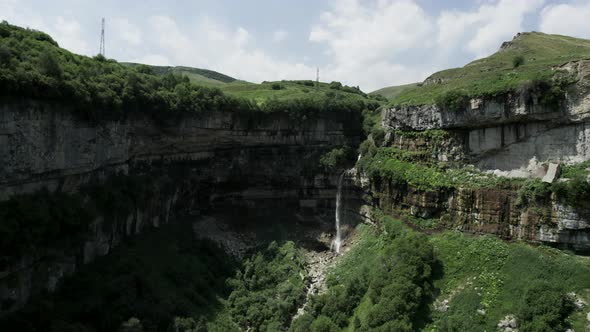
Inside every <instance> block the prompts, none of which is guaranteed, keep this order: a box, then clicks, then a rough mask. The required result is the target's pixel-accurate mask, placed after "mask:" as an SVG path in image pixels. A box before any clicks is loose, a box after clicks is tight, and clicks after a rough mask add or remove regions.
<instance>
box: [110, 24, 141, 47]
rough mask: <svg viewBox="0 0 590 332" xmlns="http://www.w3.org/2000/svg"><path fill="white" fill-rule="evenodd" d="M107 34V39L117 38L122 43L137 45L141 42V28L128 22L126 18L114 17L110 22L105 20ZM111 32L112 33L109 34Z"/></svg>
mask: <svg viewBox="0 0 590 332" xmlns="http://www.w3.org/2000/svg"><path fill="white" fill-rule="evenodd" d="M106 25H107V32H106V33H107V36H106V37H108V38H109V39H110V38H113V39H119V40H121V41H122V42H124V43H129V44H130V45H133V46H137V45H140V44H141V42H142V33H141V29H140V28H138V27H137V26H136V25H134V24H132V23H131V22H129V20H128V19H126V18H115V19H113V20H112V22H108V21H107V22H106ZM111 32H112V34H111Z"/></svg>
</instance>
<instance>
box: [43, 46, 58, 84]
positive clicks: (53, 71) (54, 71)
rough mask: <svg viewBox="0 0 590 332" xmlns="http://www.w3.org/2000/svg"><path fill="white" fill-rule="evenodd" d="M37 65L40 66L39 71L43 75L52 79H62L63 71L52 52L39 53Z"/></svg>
mask: <svg viewBox="0 0 590 332" xmlns="http://www.w3.org/2000/svg"><path fill="white" fill-rule="evenodd" d="M39 65H40V66H41V71H42V72H43V73H44V74H45V75H47V76H51V77H53V78H61V77H62V74H63V71H62V69H61V67H60V65H59V62H58V60H57V56H56V55H55V54H54V53H53V52H51V51H49V50H46V51H45V52H43V53H41V55H40V56H39Z"/></svg>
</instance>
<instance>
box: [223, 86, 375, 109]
mask: <svg viewBox="0 0 590 332" xmlns="http://www.w3.org/2000/svg"><path fill="white" fill-rule="evenodd" d="M220 88H221V89H222V90H223V92H225V93H227V94H228V95H231V96H235V97H241V98H246V99H249V100H254V101H255V102H256V103H257V104H259V105H261V104H263V103H264V102H266V101H267V100H269V99H273V100H274V99H276V100H279V101H286V100H295V99H301V98H319V97H322V98H323V97H325V96H327V97H329V98H337V99H340V100H346V101H349V102H357V101H358V102H368V101H369V100H370V101H371V103H372V104H376V103H378V100H379V98H375V97H372V96H368V95H367V94H366V93H364V92H362V91H361V90H360V89H358V88H356V87H349V86H345V85H342V84H341V83H339V82H332V83H323V82H319V85H318V86H316V82H314V81H311V80H302V81H275V82H262V83H261V84H254V83H248V82H234V83H232V84H228V85H225V86H222V87H220Z"/></svg>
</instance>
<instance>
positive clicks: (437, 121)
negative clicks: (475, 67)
mask: <svg viewBox="0 0 590 332" xmlns="http://www.w3.org/2000/svg"><path fill="white" fill-rule="evenodd" d="M554 70H556V71H558V72H559V75H560V76H561V77H567V78H569V79H570V81H572V82H575V83H573V84H570V85H568V86H567V87H566V89H565V95H564V96H563V98H562V99H560V100H558V102H556V103H549V104H548V103H543V102H542V98H543V95H542V94H540V93H539V92H538V91H536V90H535V89H532V88H530V87H529V88H527V87H523V88H522V89H519V90H516V91H513V92H512V93H508V94H504V95H499V96H494V97H487V98H476V99H471V100H470V101H469V102H468V103H467V104H466V105H465V107H464V108H461V109H446V108H441V107H439V106H437V105H422V106H395V107H390V108H386V109H384V110H383V111H382V125H383V127H384V128H385V131H386V139H385V143H384V144H385V146H391V147H396V148H398V149H400V150H403V151H410V152H416V151H423V152H424V151H426V152H427V153H426V155H427V156H428V158H431V159H430V160H435V161H438V162H441V161H442V162H452V163H455V164H457V165H468V164H471V165H475V167H477V168H478V169H480V170H482V171H494V172H495V174H498V175H503V176H511V177H512V176H517V177H542V176H543V175H545V173H546V171H547V163H549V162H556V163H562V164H573V163H578V162H582V161H586V160H588V159H590V144H589V143H588V142H589V141H590V61H585V60H583V61H577V62H572V63H567V64H564V65H562V66H559V67H557V68H554ZM432 84H435V83H432ZM436 84H442V83H436ZM433 129H434V130H443V131H444V132H445V135H446V136H445V137H444V139H440V138H439V139H429V138H427V137H426V135H413V134H412V133H415V132H422V131H425V130H433ZM359 176H360V177H362V176H363V175H359ZM361 182H363V183H364V188H365V192H366V193H368V194H369V196H370V197H371V198H370V199H369V200H372V203H373V204H376V205H378V206H380V207H381V208H383V209H384V210H386V211H389V212H390V213H396V212H400V211H406V212H407V213H410V214H412V215H415V216H419V217H425V218H437V219H440V224H441V225H444V227H446V228H453V229H459V230H461V231H465V232H470V233H477V234H486V233H487V234H495V235H498V236H500V237H502V238H505V239H522V240H525V241H528V242H531V243H544V244H550V245H556V246H559V247H563V248H570V249H574V250H577V251H580V252H588V251H590V211H586V210H585V209H583V208H573V207H571V206H567V205H564V203H563V202H562V201H561V200H560V199H559V197H556V195H555V194H553V195H552V196H551V198H550V200H549V202H547V203H546V205H545V206H543V207H541V208H539V207H523V206H517V204H516V201H517V190H518V188H496V189H494V188H482V189H477V188H476V189H461V188H458V189H451V190H443V191H436V192H426V191H421V190H418V189H417V188H413V187H412V186H392V185H391V184H389V183H387V182H378V181H377V182H376V181H373V182H369V181H367V179H365V180H364V181H361V179H360V178H359V179H357V183H361Z"/></svg>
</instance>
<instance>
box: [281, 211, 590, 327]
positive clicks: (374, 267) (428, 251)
mask: <svg viewBox="0 0 590 332" xmlns="http://www.w3.org/2000/svg"><path fill="white" fill-rule="evenodd" d="M374 217H375V218H377V220H379V229H376V228H374V227H371V226H368V225H359V226H358V227H357V235H358V236H357V239H356V244H355V246H354V247H353V248H352V249H351V250H350V251H349V252H347V253H346V255H345V256H343V258H342V259H341V261H340V262H339V263H338V265H336V266H335V267H334V268H333V269H332V270H331V271H330V273H329V275H328V279H327V285H328V291H327V292H326V293H325V294H322V295H316V296H314V297H313V298H312V303H311V306H310V307H311V309H310V310H309V311H308V312H307V313H306V314H305V315H303V316H301V317H299V318H298V319H297V320H295V321H294V322H293V324H292V326H291V331H294V332H299V331H367V330H368V331H415V330H425V331H484V330H487V331H495V330H496V329H497V327H496V325H497V324H498V322H499V321H500V320H501V319H503V318H504V317H506V316H507V315H514V316H515V317H516V319H517V323H518V325H519V326H518V328H519V330H522V331H565V330H566V329H567V328H572V327H573V328H575V329H576V330H577V329H582V330H584V326H585V325H584V324H586V323H585V317H584V313H583V312H574V311H573V302H572V299H571V298H570V297H569V295H567V294H568V293H570V292H576V293H577V294H581V295H583V296H584V297H585V298H586V299H587V297H588V296H589V295H590V279H588V278H587V275H588V273H589V272H590V262H589V261H588V260H587V259H585V258H582V257H577V256H574V255H569V254H567V253H564V252H561V251H559V250H556V249H550V248H546V247H538V248H533V247H530V246H528V245H525V244H522V243H511V244H509V243H505V242H503V241H502V240H499V239H497V238H495V237H491V236H482V237H468V236H464V235H462V234H461V233H458V232H452V231H447V232H444V233H440V234H434V235H431V236H429V237H425V236H423V235H419V234H417V233H416V232H414V231H411V230H410V229H409V228H407V227H406V226H404V225H403V224H402V223H401V222H400V221H398V220H395V219H393V218H390V217H388V216H386V215H383V214H382V213H381V212H380V211H378V210H375V211H374ZM435 294H438V295H437V297H436V298H434V295H435ZM444 299H446V300H447V301H448V309H447V310H446V311H441V310H438V309H437V308H438V307H439V306H440V304H441V303H442V301H443V300H444ZM385 321H386V322H387V323H385V324H383V322H385Z"/></svg>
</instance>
